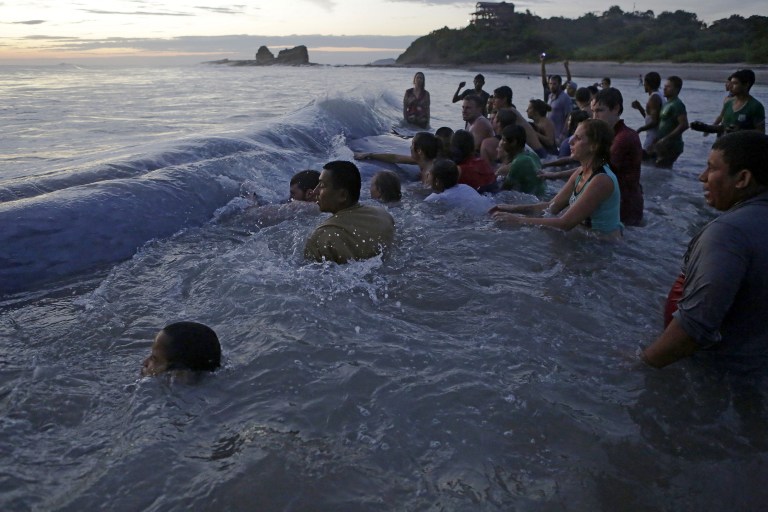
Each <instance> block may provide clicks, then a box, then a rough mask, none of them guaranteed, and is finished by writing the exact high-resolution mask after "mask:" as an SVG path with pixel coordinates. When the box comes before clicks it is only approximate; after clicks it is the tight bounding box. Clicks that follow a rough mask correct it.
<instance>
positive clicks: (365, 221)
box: [304, 160, 395, 263]
mask: <svg viewBox="0 0 768 512" xmlns="http://www.w3.org/2000/svg"><path fill="white" fill-rule="evenodd" d="M360 185H361V179H360V171H359V170H358V168H357V166H356V165H355V164H353V163H352V162H347V161H341V160H336V161H333V162H329V163H327V164H325V166H324V167H323V172H322V173H320V182H319V183H318V185H317V188H316V189H315V197H316V198H317V204H318V205H319V207H320V211H321V212H329V213H332V214H333V215H332V216H331V217H330V218H328V219H327V220H326V221H325V222H323V223H322V224H320V225H319V226H318V227H317V228H316V229H315V231H314V232H313V233H312V235H310V237H309V239H308V240H307V243H306V245H305V247H304V257H305V258H307V259H312V260H316V261H335V262H336V263H347V262H348V261H350V260H364V259H368V258H373V257H374V256H376V255H378V254H381V253H382V252H383V251H384V250H385V249H386V247H387V246H389V245H390V244H391V243H392V240H393V238H394V235H395V221H394V219H392V216H391V215H390V214H389V213H387V211H386V210H384V209H383V208H378V207H375V206H363V205H361V204H359V203H358V200H359V199H360Z"/></svg>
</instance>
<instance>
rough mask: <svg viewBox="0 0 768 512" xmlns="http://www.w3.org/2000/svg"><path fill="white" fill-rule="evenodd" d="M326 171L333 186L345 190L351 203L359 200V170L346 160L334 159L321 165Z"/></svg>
mask: <svg viewBox="0 0 768 512" xmlns="http://www.w3.org/2000/svg"><path fill="white" fill-rule="evenodd" d="M323 169H324V170H326V171H328V175H329V177H330V179H331V184H332V185H333V188H340V189H343V190H346V191H347V193H348V195H349V201H350V203H351V204H355V203H357V202H358V201H359V200H360V185H361V180H360V170H359V169H358V168H357V166H356V165H355V164H353V163H352V162H349V161H347V160H334V161H332V162H328V163H327V164H325V165H324V166H323Z"/></svg>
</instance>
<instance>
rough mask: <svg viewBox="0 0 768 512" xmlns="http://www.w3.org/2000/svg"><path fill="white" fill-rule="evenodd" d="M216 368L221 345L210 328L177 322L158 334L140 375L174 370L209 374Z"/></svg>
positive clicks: (219, 360) (195, 323)
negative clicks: (206, 372)
mask: <svg viewBox="0 0 768 512" xmlns="http://www.w3.org/2000/svg"><path fill="white" fill-rule="evenodd" d="M219 366H221V344H220V343H219V338H218V336H216V333H215V332H214V331H213V329H211V328H210V327H208V326H207V325H203V324H200V323H197V322H176V323H173V324H170V325H167V326H165V327H163V328H162V329H161V330H160V332H158V333H157V335H156V336H155V340H154V342H153V343H152V352H151V354H150V355H149V357H147V358H146V359H145V360H144V364H143V366H142V369H141V374H142V375H143V376H154V375H159V374H161V373H163V372H167V371H174V370H186V371H193V372H203V371H208V372H212V371H214V370H215V369H217V368H218V367H219Z"/></svg>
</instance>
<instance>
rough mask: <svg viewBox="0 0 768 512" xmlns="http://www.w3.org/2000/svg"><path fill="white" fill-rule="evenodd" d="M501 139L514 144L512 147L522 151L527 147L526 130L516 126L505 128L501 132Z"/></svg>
mask: <svg viewBox="0 0 768 512" xmlns="http://www.w3.org/2000/svg"><path fill="white" fill-rule="evenodd" d="M501 138H502V139H504V141H506V142H508V143H510V144H512V147H514V148H517V149H522V148H524V147H525V140H526V133H525V128H523V127H522V126H520V125H516V124H511V125H509V126H505V127H504V129H503V130H502V131H501Z"/></svg>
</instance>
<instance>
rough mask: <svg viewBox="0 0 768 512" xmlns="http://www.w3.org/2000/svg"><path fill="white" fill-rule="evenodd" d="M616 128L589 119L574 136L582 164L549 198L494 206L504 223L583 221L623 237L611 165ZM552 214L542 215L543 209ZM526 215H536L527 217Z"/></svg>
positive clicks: (565, 226)
mask: <svg viewBox="0 0 768 512" xmlns="http://www.w3.org/2000/svg"><path fill="white" fill-rule="evenodd" d="M611 142H613V130H611V128H610V127H609V126H608V125H607V124H606V123H605V122H603V121H600V120H598V119H587V120H586V121H583V122H581V123H580V124H579V126H578V128H576V132H575V133H574V134H573V137H572V138H571V156H572V157H573V158H574V159H576V160H578V161H579V163H580V164H581V165H580V167H579V168H578V169H576V172H574V173H573V174H571V177H570V178H569V179H568V182H567V183H566V184H565V185H564V186H563V188H561V189H560V191H559V192H558V193H557V195H556V196H555V197H554V198H553V199H552V200H551V201H549V202H543V203H535V204H529V205H511V204H500V205H497V206H495V207H494V208H492V209H491V213H492V214H493V217H494V219H496V220H497V221H499V222H500V223H503V224H510V225H521V224H533V225H540V226H550V227H554V228H558V229H562V230H566V231H568V230H570V229H573V228H574V227H576V226H579V225H583V226H585V227H587V228H589V229H590V230H592V231H594V232H597V233H599V234H601V235H608V236H616V237H620V236H621V233H622V229H623V225H622V224H621V221H620V220H619V204H620V195H619V184H618V182H617V181H616V176H615V175H614V174H613V172H612V171H611V169H610V167H608V165H607V162H608V158H609V156H610V150H611ZM542 212H544V213H549V216H545V217H541V216H540V215H541V213H542ZM523 215H535V216H532V217H527V216H523Z"/></svg>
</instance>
